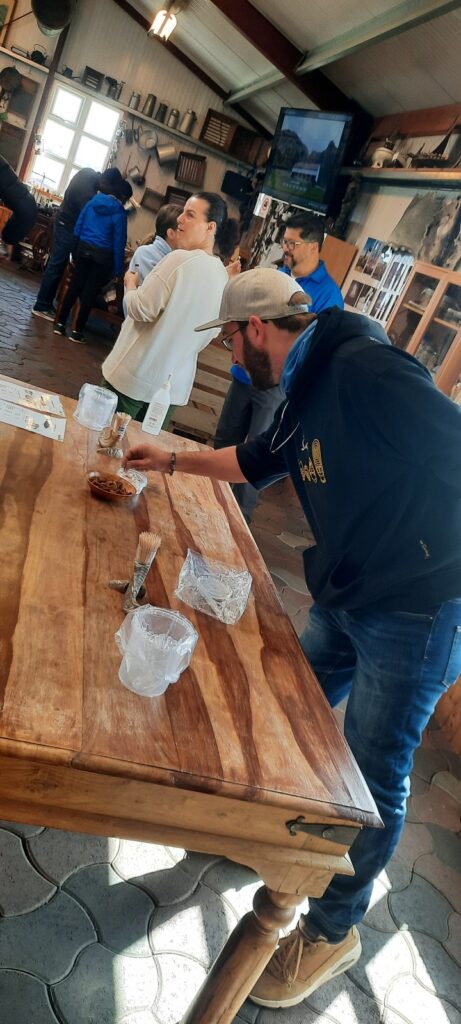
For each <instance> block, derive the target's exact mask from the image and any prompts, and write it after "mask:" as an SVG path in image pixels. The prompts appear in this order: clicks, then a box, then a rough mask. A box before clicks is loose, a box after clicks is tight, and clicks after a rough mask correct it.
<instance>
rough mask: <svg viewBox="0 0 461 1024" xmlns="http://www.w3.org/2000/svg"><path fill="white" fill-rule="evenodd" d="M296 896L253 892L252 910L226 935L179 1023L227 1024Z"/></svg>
mask: <svg viewBox="0 0 461 1024" xmlns="http://www.w3.org/2000/svg"><path fill="white" fill-rule="evenodd" d="M299 902H300V897H299V895H288V894H287V893H281V892H273V891H272V890H271V889H268V888H267V886H265V885H263V886H261V888H260V889H258V890H257V892H256V894H255V898H254V901H253V911H252V912H250V913H249V914H245V917H243V918H242V920H241V921H239V923H238V925H237V926H236V928H235V929H234V931H233V932H232V934H231V935H230V936H229V939H228V940H227V942H226V945H225V946H224V949H223V950H222V951H221V953H220V954H219V956H218V958H217V960H216V961H215V963H214V964H213V967H212V968H211V971H210V973H209V974H208V976H207V978H206V980H205V981H204V983H203V985H202V987H201V989H200V991H199V992H198V993H197V996H196V997H195V999H194V1002H193V1003H192V1005H191V1006H190V1007H189V1009H188V1011H187V1013H186V1015H185V1016H184V1017H183V1019H182V1022H181V1024H231V1022H232V1021H233V1020H234V1017H235V1015H236V1014H237V1012H238V1010H239V1009H240V1007H241V1005H242V1003H243V1002H244V1001H245V999H246V997H247V996H248V994H249V993H250V992H251V990H252V988H253V986H254V984H255V983H256V981H257V980H258V978H259V976H260V975H261V973H262V971H263V970H264V968H265V966H266V964H267V963H268V962H269V960H270V958H271V956H272V954H273V952H274V951H275V949H276V947H277V942H278V937H279V932H280V929H281V928H287V927H288V925H290V924H291V922H292V920H293V917H294V911H295V908H296V906H297V904H298V903H299Z"/></svg>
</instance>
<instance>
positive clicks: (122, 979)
mask: <svg viewBox="0 0 461 1024" xmlns="http://www.w3.org/2000/svg"><path fill="white" fill-rule="evenodd" d="M158 982H159V976H158V972H157V969H156V966H155V964H154V963H153V961H152V959H151V958H149V957H139V958H138V957H130V956H118V955H117V954H115V953H111V952H110V950H108V949H105V948H104V946H100V945H95V946H91V947H90V948H89V949H86V950H84V952H83V953H82V955H81V956H80V957H79V958H78V960H77V962H76V964H75V967H74V969H73V971H71V973H70V974H69V975H68V977H67V978H64V979H63V981H61V982H59V983H58V984H57V985H55V986H54V987H53V995H54V998H55V1000H56V1005H57V1007H58V1010H59V1012H60V1014H61V1015H62V1017H63V1019H64V1020H65V1022H66V1024H121V1022H122V1021H123V1022H124V1024H126V1021H127V1018H128V1021H130V1020H131V1019H132V1018H134V1021H136V1016H135V1015H136V1014H137V1013H140V1012H141V1011H143V1010H150V1009H151V1007H152V1004H153V1002H154V1000H155V998H156V994H157V990H158Z"/></svg>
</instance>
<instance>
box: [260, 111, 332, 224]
mask: <svg viewBox="0 0 461 1024" xmlns="http://www.w3.org/2000/svg"><path fill="white" fill-rule="evenodd" d="M351 122H352V114H333V113H325V112H324V111H319V110H293V109H292V108H291V107H282V109H281V111H280V116H279V120H278V124H277V128H276V131H275V135H274V141H273V143H272V148H271V152H270V156H269V159H268V161H267V167H266V175H265V178H264V181H263V183H262V185H261V191H262V192H265V193H266V194H267V195H270V196H273V197H274V198H275V199H282V200H284V201H285V202H287V203H293V204H294V205H295V206H302V207H305V208H307V209H310V210H318V212H319V213H327V211H328V207H329V205H330V203H331V200H332V198H333V195H334V190H335V185H336V179H337V177H338V173H339V170H340V167H341V164H342V162H343V158H344V150H345V146H346V142H347V140H348V137H349V132H350V129H351Z"/></svg>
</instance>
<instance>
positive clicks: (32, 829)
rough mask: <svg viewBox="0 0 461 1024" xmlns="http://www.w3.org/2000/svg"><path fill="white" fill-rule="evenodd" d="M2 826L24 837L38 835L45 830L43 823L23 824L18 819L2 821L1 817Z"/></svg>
mask: <svg viewBox="0 0 461 1024" xmlns="http://www.w3.org/2000/svg"><path fill="white" fill-rule="evenodd" d="M0 828H6V829H8V831H9V832H14V834H15V835H17V836H22V837H23V838H24V839H28V838H29V837H30V836H38V835H39V834H40V832H44V831H45V829H44V827H43V825H22V824H21V822H18V821H2V820H1V819H0Z"/></svg>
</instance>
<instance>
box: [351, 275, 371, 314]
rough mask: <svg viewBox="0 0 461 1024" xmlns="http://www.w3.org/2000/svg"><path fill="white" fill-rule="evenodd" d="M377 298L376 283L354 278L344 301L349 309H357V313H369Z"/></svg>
mask: <svg viewBox="0 0 461 1024" xmlns="http://www.w3.org/2000/svg"><path fill="white" fill-rule="evenodd" d="M375 298H376V288H375V286H374V285H372V284H364V283H363V281H358V280H352V281H351V282H350V285H349V288H348V289H347V294H346V295H345V296H344V302H345V304H346V306H349V309H355V311H356V313H368V312H369V310H370V306H371V305H372V304H373V302H374V300H375Z"/></svg>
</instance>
